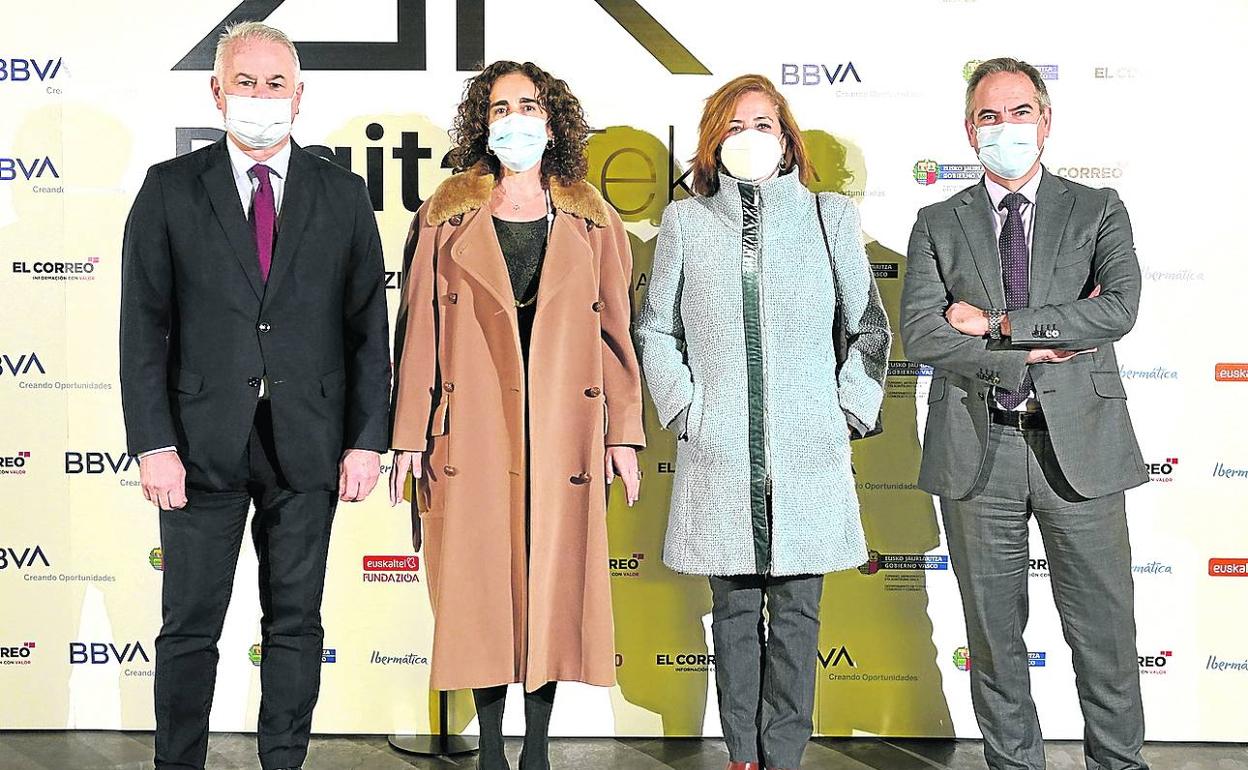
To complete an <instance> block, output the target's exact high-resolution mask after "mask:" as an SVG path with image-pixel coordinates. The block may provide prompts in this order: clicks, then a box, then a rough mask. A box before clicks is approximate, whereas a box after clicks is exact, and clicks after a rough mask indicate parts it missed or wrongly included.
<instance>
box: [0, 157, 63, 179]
mask: <svg viewBox="0 0 1248 770" xmlns="http://www.w3.org/2000/svg"><path fill="white" fill-rule="evenodd" d="M18 174H21V175H22V177H24V178H25V179H26V181H28V182H29V181H30V180H32V179H41V178H43V175H44V174H47V175H48V176H51V177H53V178H55V179H60V178H61V172H59V171H57V170H56V165H55V164H54V163H52V159H51V158H50V157H48V156H47V155H44V156H43V157H42V158H31V159H30V160H29V161H27V160H26V159H25V158H0V182H12V181H13V180H15V179H17V175H18Z"/></svg>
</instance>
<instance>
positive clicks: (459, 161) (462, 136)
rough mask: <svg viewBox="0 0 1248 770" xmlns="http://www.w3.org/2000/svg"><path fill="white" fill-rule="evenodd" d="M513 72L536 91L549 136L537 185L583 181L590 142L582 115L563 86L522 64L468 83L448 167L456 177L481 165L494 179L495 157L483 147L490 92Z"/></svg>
mask: <svg viewBox="0 0 1248 770" xmlns="http://www.w3.org/2000/svg"><path fill="white" fill-rule="evenodd" d="M513 72H519V73H520V74H522V75H524V76H525V77H527V78H528V79H529V80H531V81H533V85H534V86H536V87H537V100H538V102H539V103H540V104H541V105H542V108H543V109H544V110H546V121H547V124H548V125H549V126H550V132H551V134H553V135H554V137H553V139H552V140H551V144H550V146H549V147H548V148H547V149H546V152H545V154H543V155H542V181H543V182H545V181H546V180H548V179H550V178H551V177H555V178H556V179H558V180H559V181H560V182H562V183H563V184H572V183H574V182H579V181H580V180H582V179H584V178H585V171H586V169H587V168H588V167H589V163H588V161H586V159H585V144H586V143H587V142H588V141H589V125H588V124H587V123H586V122H585V111H584V110H583V109H582V108H581V103H580V101H579V100H577V98H576V96H574V95H573V94H572V89H570V88H569V87H568V84H567V83H565V82H564V81H562V80H560V79H559V78H557V77H555V76H554V75H551V74H550V73H549V72H547V71H546V70H544V69H542V68H541V67H539V66H537V65H536V64H534V63H533V62H527V61H526V62H524V63H523V64H521V63H519V62H514V61H496V62H494V63H493V64H491V65H490V66H488V67H486V68H485V69H484V70H482V71H481V72H480V74H478V75H476V76H474V77H472V78H469V80H468V83H467V85H465V86H464V96H463V99H462V100H460V103H459V109H458V111H457V112H456V115H455V123H454V125H453V126H452V128H451V140H452V141H454V142H455V145H454V146H453V147H452V148H451V151H450V152H449V153H448V154H447V160H449V161H450V165H451V167H452V168H453V169H454V170H455V171H456V172H460V171H467V170H468V169H470V168H472V167H473V166H475V165H477V164H478V163H482V164H485V166H486V168H487V169H489V171H490V173H491V174H493V175H494V176H498V175H499V172H500V168H499V163H498V158H496V157H494V155H493V154H492V153H491V152H490V151H489V148H488V146H487V145H488V143H489V138H490V118H489V111H490V89H492V88H493V87H494V81H495V80H498V79H499V78H501V77H502V76H503V75H510V74H511V73H513Z"/></svg>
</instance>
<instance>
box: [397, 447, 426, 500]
mask: <svg viewBox="0 0 1248 770" xmlns="http://www.w3.org/2000/svg"><path fill="white" fill-rule="evenodd" d="M423 456H424V453H423V452H404V451H403V450H401V449H396V450H395V451H394V464H393V465H391V466H390V507H391V508H393V507H394V506H396V505H398V504H399V503H401V502H403V488H404V487H405V486H407V474H408V472H409V471H410V472H411V474H412V475H413V476H414V477H416V478H420V473H421V458H422V457H423Z"/></svg>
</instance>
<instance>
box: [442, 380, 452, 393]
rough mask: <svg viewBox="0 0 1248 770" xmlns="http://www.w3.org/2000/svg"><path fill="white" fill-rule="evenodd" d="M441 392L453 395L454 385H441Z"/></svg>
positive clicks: (448, 383) (450, 383)
mask: <svg viewBox="0 0 1248 770" xmlns="http://www.w3.org/2000/svg"><path fill="white" fill-rule="evenodd" d="M442 390H445V391H446V392H447V393H454V392H455V383H453V382H444V383H442Z"/></svg>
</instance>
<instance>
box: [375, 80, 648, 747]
mask: <svg viewBox="0 0 1248 770" xmlns="http://www.w3.org/2000/svg"><path fill="white" fill-rule="evenodd" d="M514 115H523V116H524V117H525V119H526V120H527V123H526V122H525V121H524V120H522V121H518V123H519V124H520V125H519V126H518V127H517V133H519V134H523V132H524V130H528V129H527V128H525V126H526V125H527V126H528V127H530V128H531V127H532V126H536V127H537V128H536V130H537V131H543V130H544V131H545V132H546V134H545V136H539V137H537V138H536V139H535V140H534V141H533V142H530V143H529V145H527V146H525V144H524V138H523V136H521V137H520V139H519V140H517V139H515V137H514V136H512V135H511V134H510V133H508V132H504V131H501V130H497V129H494V128H491V126H492V124H494V123H495V122H496V121H500V122H501V121H502V119H503V118H508V119H509V120H508V123H507V124H504V125H512V124H513V121H514V118H513V117H512V116H514ZM538 118H540V119H544V120H545V121H546V125H545V127H544V128H543V127H542V125H541V123H540V121H537V122H535V119H538ZM587 135H588V132H587V128H586V126H585V122H584V117H583V116H582V113H581V108H580V105H579V103H577V102H576V99H575V97H573V96H572V95H571V93H570V91H568V89H567V86H566V84H565V83H563V81H559V80H556V79H554V78H552V77H551V76H550V75H548V74H547V73H545V72H543V71H542V70H540V69H539V68H537V67H536V66H534V65H532V64H527V63H526V64H524V65H520V64H516V63H514V62H498V63H496V64H494V65H491V66H490V67H488V68H487V69H486V70H485V71H483V72H482V73H481V74H480V75H478V76H477V77H476V78H474V79H473V81H471V82H470V83H469V85H468V88H467V90H466V92H465V98H464V103H463V104H461V106H460V112H459V119H458V120H457V121H456V131H455V136H456V139H457V142H458V145H457V147H456V148H455V150H453V151H452V161H453V162H454V163H455V165H456V167H457V168H458V169H460V172H459V173H456V174H455V175H453V176H452V177H451V178H449V179H448V180H446V181H445V182H444V183H443V184H442V185H441V186H440V187H439V188H438V189H437V191H436V192H435V193H434V194H433V195H432V196H431V197H430V198H429V200H428V201H426V202H425V204H424V205H423V206H421V208H420V210H419V211H418V212H417V214H416V218H415V221H414V222H413V225H412V231H411V234H410V236H409V238H408V245H407V254H406V255H405V256H406V257H407V259H408V260H409V264H408V268H407V276H408V277H407V284H406V288H405V294H404V302H403V308H402V310H401V311H400V318H399V326H398V329H399V343H400V345H399V347H400V350H398V351H396V359H397V360H398V374H397V388H396V396H395V397H396V399H397V400H396V408H395V414H394V433H393V446H394V448H395V449H396V450H399V451H398V454H397V455H396V462H395V470H394V473H393V478H392V485H391V488H392V492H391V494H392V500H395V499H396V498H398V497H400V496H401V491H402V485H403V483H404V480H405V478H406V475H407V471H408V468H409V467H410V468H411V470H412V473H413V475H414V476H416V477H417V483H416V485H415V496H416V498H417V501H416V502H417V503H418V507H419V509H420V511H421V514H420V527H419V530H418V532H417V534H416V538H417V540H418V544H419V539H420V538H421V535H423V545H424V553H425V560H426V563H427V565H428V569H429V590H430V596H431V599H432V604H433V608H434V619H435V630H434V643H433V660H432V665H433V671H432V679H431V683H432V686H433V687H434V688H436V689H440V690H451V689H462V688H474V690H475V691H476V692H475V693H474V694H475V695H476V696H477V704H478V711H479V712H482V711H483V708H492V707H493V705H494V702H495V701H497V705H498V713H497V716H498V729H499V730H500V731H501V697H505V689H503V690H502V696H500V697H497V698H495V697H494V695H490V693H495V694H497V693H498V688H499V686H505V685H506V684H509V683H513V682H521V683H523V684H524V685H525V691H526V693H530V694H532V693H533V692H534V691H538V690H541V689H542V688H544V687H545V686H546V685H547V684H548V683H554V682H557V681H579V682H585V683H589V684H594V685H601V686H610V685H612V684H614V683H615V648H614V632H613V627H612V616H611V595H610V584H609V575H608V564H607V534H606V521H605V517H606V498H607V485H608V484H609V483H611V480H612V477H613V476H614V475H617V474H618V475H620V476H621V477H622V480H623V481H624V482H625V485H626V488H627V489H628V492H629V499H630V500H634V499H635V498H636V495H637V484H638V480H639V478H640V473H639V472H638V470H637V463H636V452H635V450H636V449H637V448H640V447H642V446H644V443H645V438H644V435H643V432H642V417H641V408H642V407H641V385H640V373H639V366H638V363H637V359H636V355H635V353H634V351H633V344H632V341H631V337H630V322H631V312H632V309H631V306H630V296H631V294H630V287H629V282H630V279H631V275H632V258H631V255H630V252H629V246H628V238H627V235H626V232H625V230H624V228H623V225H622V224H621V222H620V219H619V216H618V215H617V214H616V213H615V211H614V210H613V209H612V208H611V207H610V206H609V205H607V204H606V202H605V201H604V200H603V199H602V197H601V196H600V195H599V193H598V192H597V191H596V190H595V189H594V188H593V187H592V186H591V185H589V184H588V183H587V182H585V181H584V174H585V167H586V165H585V160H584V142H585V140H586V138H587ZM543 141H545V143H546V145H547V146H546V147H545V149H544V152H543V151H542V149H541V144H542V142H543ZM534 152H536V153H537V154H540V155H541V156H542V157H541V159H540V160H537V161H535V160H534V159H533V157H532V156H533V154H534ZM527 162H533V163H536V165H532V166H531V167H530V168H528V169H525V168H523V166H524V165H525V163H527ZM508 164H510V165H508ZM513 166H514V167H515V168H513ZM517 169H519V170H517ZM543 220H544V222H543ZM528 225H531V226H532V229H531V230H530V232H531V233H533V235H532V237H531V238H529V240H528V241H527V242H528V243H532V242H533V241H535V240H540V239H541V238H544V241H543V242H544V244H545V249H544V257H539V259H540V262H538V263H537V264H538V265H539V267H538V269H537V270H536V272H533V271H532V270H530V280H531V283H528V284H525V283H523V282H521V283H517V277H516V275H515V273H516V271H517V270H521V272H522V268H523V265H522V264H519V265H518V264H517V262H516V260H515V259H514V258H513V256H514V255H513V254H511V253H507V252H508V249H506V248H504V247H503V246H501V245H500V244H510V243H512V242H513V241H512V240H511V239H510V238H504V236H505V235H507V234H508V233H509V232H511V231H510V230H507V228H508V227H512V226H517V227H521V228H524V227H525V226H528ZM531 251H532V250H531ZM540 252H541V249H540V246H539V247H538V249H537V252H535V253H540ZM529 266H530V268H532V267H533V263H532V262H531V263H530V265H529ZM525 286H533V287H535V288H533V289H532V290H531V292H530V291H529V290H528V289H525V288H524V287H525ZM521 294H524V295H525V296H521ZM549 690H550V698H551V699H553V684H551V685H550V688H549ZM491 698H494V700H491ZM526 713H527V714H528V715H529V717H530V719H532V718H533V717H534V713H533V711H531V710H530V709H529V708H527V704H526ZM538 716H539V717H542V715H540V714H539V715H538ZM544 718H547V719H548V718H549V712H548V711H547V713H546V714H545V715H544ZM486 721H487V714H486V713H482V728H483V729H482V733H483V746H482V747H483V754H482V758H481V761H482V765H481V766H482V767H488V766H505V760H503V762H504V764H499V763H498V761H495V760H491V759H490V758H489V757H488V756H487V754H488V753H489V752H492V751H493V748H492V743H491V745H490V746H487V738H486V736H485V733H486V732H487V730H488V729H491V728H490V726H489V725H487V724H486ZM530 727H532V725H530ZM498 738H499V742H498V749H497V754H498V757H499V758H501V732H500V734H499V736H498ZM530 749H532V750H533V751H537V750H539V749H540V750H542V753H543V754H544V746H541V747H531V746H529V745H528V744H527V743H526V749H525V750H526V754H530V753H531V752H530ZM491 762H493V763H494V764H493V765H491ZM521 764H522V767H523V766H524V764H525V763H524V761H523V760H522V763H521ZM532 766H534V767H539V766H544V764H542V763H541V761H540V760H535V762H534V763H533V765H532Z"/></svg>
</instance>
